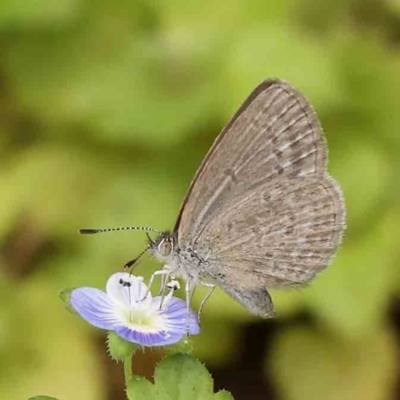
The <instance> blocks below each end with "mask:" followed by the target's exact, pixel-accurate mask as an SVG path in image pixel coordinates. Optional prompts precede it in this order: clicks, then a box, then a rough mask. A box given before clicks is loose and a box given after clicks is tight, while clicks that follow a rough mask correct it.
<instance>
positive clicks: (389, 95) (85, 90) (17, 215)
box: [0, 0, 400, 400]
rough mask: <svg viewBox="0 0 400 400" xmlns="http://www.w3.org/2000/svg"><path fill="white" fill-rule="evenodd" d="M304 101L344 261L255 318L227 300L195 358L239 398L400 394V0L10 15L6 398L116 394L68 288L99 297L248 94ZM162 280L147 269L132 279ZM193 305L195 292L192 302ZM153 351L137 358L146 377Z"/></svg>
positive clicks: (4, 41) (219, 300)
mask: <svg viewBox="0 0 400 400" xmlns="http://www.w3.org/2000/svg"><path fill="white" fill-rule="evenodd" d="M267 77H279V78H282V79H285V80H288V81H289V82H291V83H292V85H294V86H296V87H297V88H298V89H299V90H301V91H302V92H303V93H304V94H305V95H306V96H307V97H308V98H309V100H310V101H311V103H312V104H313V105H314V107H315V109H316V111H317V113H318V115H319V117H320V119H321V121H322V124H323V126H324V128H325V131H326V134H327V137H328V142H329V147H330V171H331V172H332V174H333V175H334V176H335V177H336V178H337V180H338V181H339V182H340V183H341V185H342V187H343V190H344V193H345V198H346V203H347V209H348V221H347V222H348V229H347V232H346V235H345V240H344V243H343V249H342V250H341V251H340V253H339V255H338V256H337V257H336V258H335V260H334V263H333V265H332V267H330V268H329V269H328V270H326V271H325V272H324V273H323V274H321V275H320V276H319V278H318V279H317V280H316V281H315V282H314V283H313V284H311V285H310V287H309V288H307V289H306V290H303V291H294V290H293V291H281V292H274V293H273V294H272V295H273V297H274V299H275V302H276V308H277V312H278V318H277V319H276V320H273V321H261V320H259V319H258V318H255V317H253V316H251V315H250V314H249V313H248V312H247V311H245V310H244V309H242V308H241V307H240V306H239V305H237V304H236V303H234V301H233V300H230V299H229V298H228V297H227V296H226V295H225V294H224V293H222V291H218V292H217V293H216V294H214V296H213V297H212V299H211V300H210V301H209V302H208V303H207V305H206V307H205V310H204V314H203V317H204V318H203V327H202V334H201V335H200V336H198V337H196V338H195V339H194V346H195V355H196V356H197V357H199V358H200V359H201V360H202V361H203V362H205V363H206V365H207V367H208V368H209V369H210V370H211V371H212V373H213V376H214V378H215V385H216V387H217V388H222V387H225V388H227V389H228V390H231V391H232V393H233V395H234V396H235V399H236V400H243V399H246V400H247V399H272V400H275V399H281V400H320V399H328V400H336V399H340V400H347V399H348V400H350V399H351V400H354V399H363V400H384V399H400V368H399V367H400V354H399V344H400V298H399V294H400V202H399V200H400V178H399V176H400V132H399V127H400V1H399V0H367V1H366V0H354V1H350V0H326V1H320V0H302V1H300V0H297V1H295V0H285V1H283V0H270V1H265V0H253V1H246V0H231V1H229V2H228V1H226V2H225V1H221V2H218V1H199V0H197V1H196V0H195V1H184V0H168V1H167V0H165V1H162V0H129V1H127V0H125V1H124V0H123V1H119V2H110V1H106V0H94V1H91V2H89V1H84V0H57V1H51V0H2V1H1V2H0V199H1V200H0V201H1V202H0V250H1V253H0V264H1V267H0V274H1V275H0V289H1V290H0V397H1V399H2V400H8V399H10V400H11V399H12V400H14V399H26V398H27V397H29V396H31V395H35V394H48V395H53V396H56V397H58V398H59V399H60V400H72V399H85V400H95V399H96V400H109V399H110V400H111V399H113V400H119V399H123V398H124V392H123V372H122V366H121V365H114V364H113V363H112V362H111V361H109V360H108V358H107V355H106V351H105V344H104V339H105V335H104V333H103V332H101V331H99V330H95V329H92V328H91V327H90V326H88V325H87V324H86V323H85V322H83V321H81V320H80V319H78V318H77V317H76V316H74V315H71V314H69V313H68V312H67V311H65V309H64V307H63V305H62V303H61V301H59V299H58V298H57V293H58V291H59V290H61V289H63V288H66V287H75V286H86V285H87V286H97V287H100V288H103V287H104V285H105V282H106V280H107V278H108V276H109V275H110V274H111V273H112V272H114V271H118V270H120V269H121V267H122V266H123V265H124V263H125V262H126V261H128V260H129V259H131V258H133V257H134V256H136V255H137V254H138V253H139V252H140V251H141V250H142V249H143V246H144V243H145V236H144V234H143V233H141V232H130V233H129V232H127V233H115V234H107V235H106V234H104V235H97V236H90V237H89V236H88V237H84V236H79V235H78V234H77V233H76V232H77V229H78V228H81V227H113V226H120V225H131V224H137V225H147V226H152V227H155V228H158V229H170V228H172V227H173V224H174V220H175V218H176V216H177V212H178V210H179V206H180V202H181V200H182V199H183V196H184V194H185V191H186V189H187V188H188V185H189V182H190V180H191V178H192V176H193V175H194V173H195V171H196V168H197V167H198V165H199V164H200V162H201V160H202V158H203V157H204V155H205V153H206V151H207V150H208V148H209V147H210V145H211V143H212V142H213V140H214V138H215V137H216V135H217V134H218V133H219V131H220V130H221V128H222V127H223V125H224V124H225V123H226V122H227V121H228V120H229V117H230V116H231V115H232V114H233V113H234V112H235V111H236V109H237V108H238V107H239V105H240V104H241V102H242V101H243V100H244V99H245V97H246V96H247V95H248V94H249V93H250V91H251V90H252V89H253V88H254V87H255V86H256V85H257V84H258V83H259V82H261V81H262V80H263V79H265V78H267ZM156 267H157V265H156V264H155V263H154V262H153V261H152V260H150V258H149V257H147V256H146V257H145V258H144V259H143V260H142V262H141V263H140V265H139V266H138V269H137V273H138V274H143V275H144V276H146V277H148V276H149V275H150V273H151V271H153V270H154V269H155V268H156ZM203 293H204V292H201V291H199V292H198V293H197V295H198V296H197V297H196V302H195V306H196V305H198V299H199V297H201V295H202V294H203ZM161 356H162V354H161V353H160V352H159V351H157V350H152V351H148V352H147V353H146V354H138V355H137V356H135V360H134V369H135V372H136V373H141V374H146V375H147V376H151V374H152V371H153V367H154V363H155V362H156V361H157V360H158V359H160V357H161Z"/></svg>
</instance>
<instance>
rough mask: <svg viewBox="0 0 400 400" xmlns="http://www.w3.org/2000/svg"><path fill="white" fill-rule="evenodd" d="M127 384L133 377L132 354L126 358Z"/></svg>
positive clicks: (125, 372)
mask: <svg viewBox="0 0 400 400" xmlns="http://www.w3.org/2000/svg"><path fill="white" fill-rule="evenodd" d="M124 375H125V385H126V386H127V385H128V383H129V381H130V380H131V379H132V354H130V355H129V356H127V357H125V358H124Z"/></svg>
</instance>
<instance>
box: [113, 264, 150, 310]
mask: <svg viewBox="0 0 400 400" xmlns="http://www.w3.org/2000/svg"><path fill="white" fill-rule="evenodd" d="M106 291H107V294H108V295H109V296H110V298H111V299H112V300H113V301H114V302H115V303H116V304H118V305H119V306H121V307H124V308H128V307H132V306H133V307H134V306H135V305H138V304H140V305H141V306H142V307H143V306H146V305H150V304H151V301H152V296H151V293H150V291H149V289H148V288H147V286H146V285H145V284H144V283H143V278H142V277H136V276H135V275H132V274H130V273H128V272H117V273H116V274H113V275H111V276H110V278H109V279H108V281H107V286H106Z"/></svg>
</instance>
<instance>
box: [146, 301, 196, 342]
mask: <svg viewBox="0 0 400 400" xmlns="http://www.w3.org/2000/svg"><path fill="white" fill-rule="evenodd" d="M160 301H161V296H157V297H154V299H153V305H159V304H160ZM160 312H161V313H162V314H163V318H164V321H165V328H166V329H167V330H168V332H169V333H171V332H182V333H183V334H186V333H189V334H190V335H198V334H199V333H200V326H199V323H198V321H197V314H196V313H195V312H194V311H193V310H192V309H190V310H189V332H187V328H188V327H187V325H188V320H187V310H186V302H185V301H184V300H182V299H179V298H177V297H172V298H171V299H170V300H169V301H168V303H167V304H166V305H165V306H164V305H163V307H162V308H161V310H160Z"/></svg>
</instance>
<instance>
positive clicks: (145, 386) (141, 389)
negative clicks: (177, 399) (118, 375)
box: [126, 376, 162, 400]
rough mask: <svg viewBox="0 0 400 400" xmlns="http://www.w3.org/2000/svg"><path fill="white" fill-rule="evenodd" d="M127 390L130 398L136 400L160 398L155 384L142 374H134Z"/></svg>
mask: <svg viewBox="0 0 400 400" xmlns="http://www.w3.org/2000/svg"><path fill="white" fill-rule="evenodd" d="M126 390H127V394H128V399H129V400H136V399H143V400H153V399H154V400H155V399H158V398H160V397H159V396H157V395H156V389H155V386H154V385H153V384H152V383H151V382H150V381H148V380H147V379H146V378H144V377H141V376H134V377H133V378H132V379H131V380H130V381H129V383H128V387H127V389H126ZM161 398H162V397H161Z"/></svg>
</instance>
